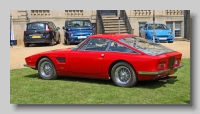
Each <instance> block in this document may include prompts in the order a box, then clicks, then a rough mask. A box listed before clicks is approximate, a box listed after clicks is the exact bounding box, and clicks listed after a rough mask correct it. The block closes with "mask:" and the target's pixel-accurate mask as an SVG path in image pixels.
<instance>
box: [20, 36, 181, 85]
mask: <svg viewBox="0 0 200 114" xmlns="http://www.w3.org/2000/svg"><path fill="white" fill-rule="evenodd" d="M181 57H182V54H181V53H179V52H177V51H174V50H172V49H169V48H167V47H164V46H162V45H161V44H158V43H153V42H151V41H148V40H146V39H144V38H140V37H137V36H135V35H132V34H98V35H93V36H90V37H89V38H87V39H85V40H84V41H82V42H81V43H79V44H78V45H77V46H76V47H74V48H66V49H58V50H52V51H48V52H43V53H38V54H35V55H32V56H29V57H26V58H25V61H26V65H24V66H27V67H31V68H32V69H35V70H38V73H39V76H40V77H41V78H43V79H46V80H51V79H56V78H57V77H58V76H72V77H84V78H97V79H105V80H109V79H112V81H113V83H114V84H116V85H117V86H121V87H132V86H134V85H135V84H136V83H137V82H138V81H144V80H159V79H168V78H176V77H173V76H169V75H171V74H174V73H175V72H176V71H177V69H178V68H180V67H182V66H183V65H182V64H181Z"/></svg>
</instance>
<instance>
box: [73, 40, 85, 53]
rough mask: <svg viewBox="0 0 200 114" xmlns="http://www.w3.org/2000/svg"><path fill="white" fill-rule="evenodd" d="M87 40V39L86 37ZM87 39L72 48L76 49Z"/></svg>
mask: <svg viewBox="0 0 200 114" xmlns="http://www.w3.org/2000/svg"><path fill="white" fill-rule="evenodd" d="M85 40H86V39H85ZM85 40H83V41H82V42H81V43H79V44H78V45H76V46H75V47H73V48H72V50H76V49H77V48H78V47H79V46H80V45H82V44H83V42H85Z"/></svg>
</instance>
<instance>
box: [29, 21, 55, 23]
mask: <svg viewBox="0 0 200 114" xmlns="http://www.w3.org/2000/svg"><path fill="white" fill-rule="evenodd" d="M50 22H52V21H32V22H28V23H27V24H29V23H50Z"/></svg>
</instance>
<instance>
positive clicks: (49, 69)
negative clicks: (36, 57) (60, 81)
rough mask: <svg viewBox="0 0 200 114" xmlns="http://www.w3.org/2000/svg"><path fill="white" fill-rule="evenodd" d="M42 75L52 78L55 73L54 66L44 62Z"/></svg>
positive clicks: (41, 69)
mask: <svg viewBox="0 0 200 114" xmlns="http://www.w3.org/2000/svg"><path fill="white" fill-rule="evenodd" d="M40 72H41V75H42V76H44V77H46V78H47V77H50V76H51V75H52V73H53V69H52V64H51V63H50V62H48V61H44V62H42V64H41V66H40Z"/></svg>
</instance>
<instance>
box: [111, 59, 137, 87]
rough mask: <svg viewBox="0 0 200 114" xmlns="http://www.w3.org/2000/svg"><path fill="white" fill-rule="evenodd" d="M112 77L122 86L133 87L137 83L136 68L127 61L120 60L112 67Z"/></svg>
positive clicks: (116, 83) (115, 82)
mask: <svg viewBox="0 0 200 114" xmlns="http://www.w3.org/2000/svg"><path fill="white" fill-rule="evenodd" d="M111 79H112V81H113V82H114V84H115V85H117V86H120V87H132V86H134V85H135V84H136V83H137V76H136V74H135V71H134V69H133V68H132V66H131V65H130V64H128V63H126V62H118V63H116V64H115V65H114V66H113V67H112V69H111Z"/></svg>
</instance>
